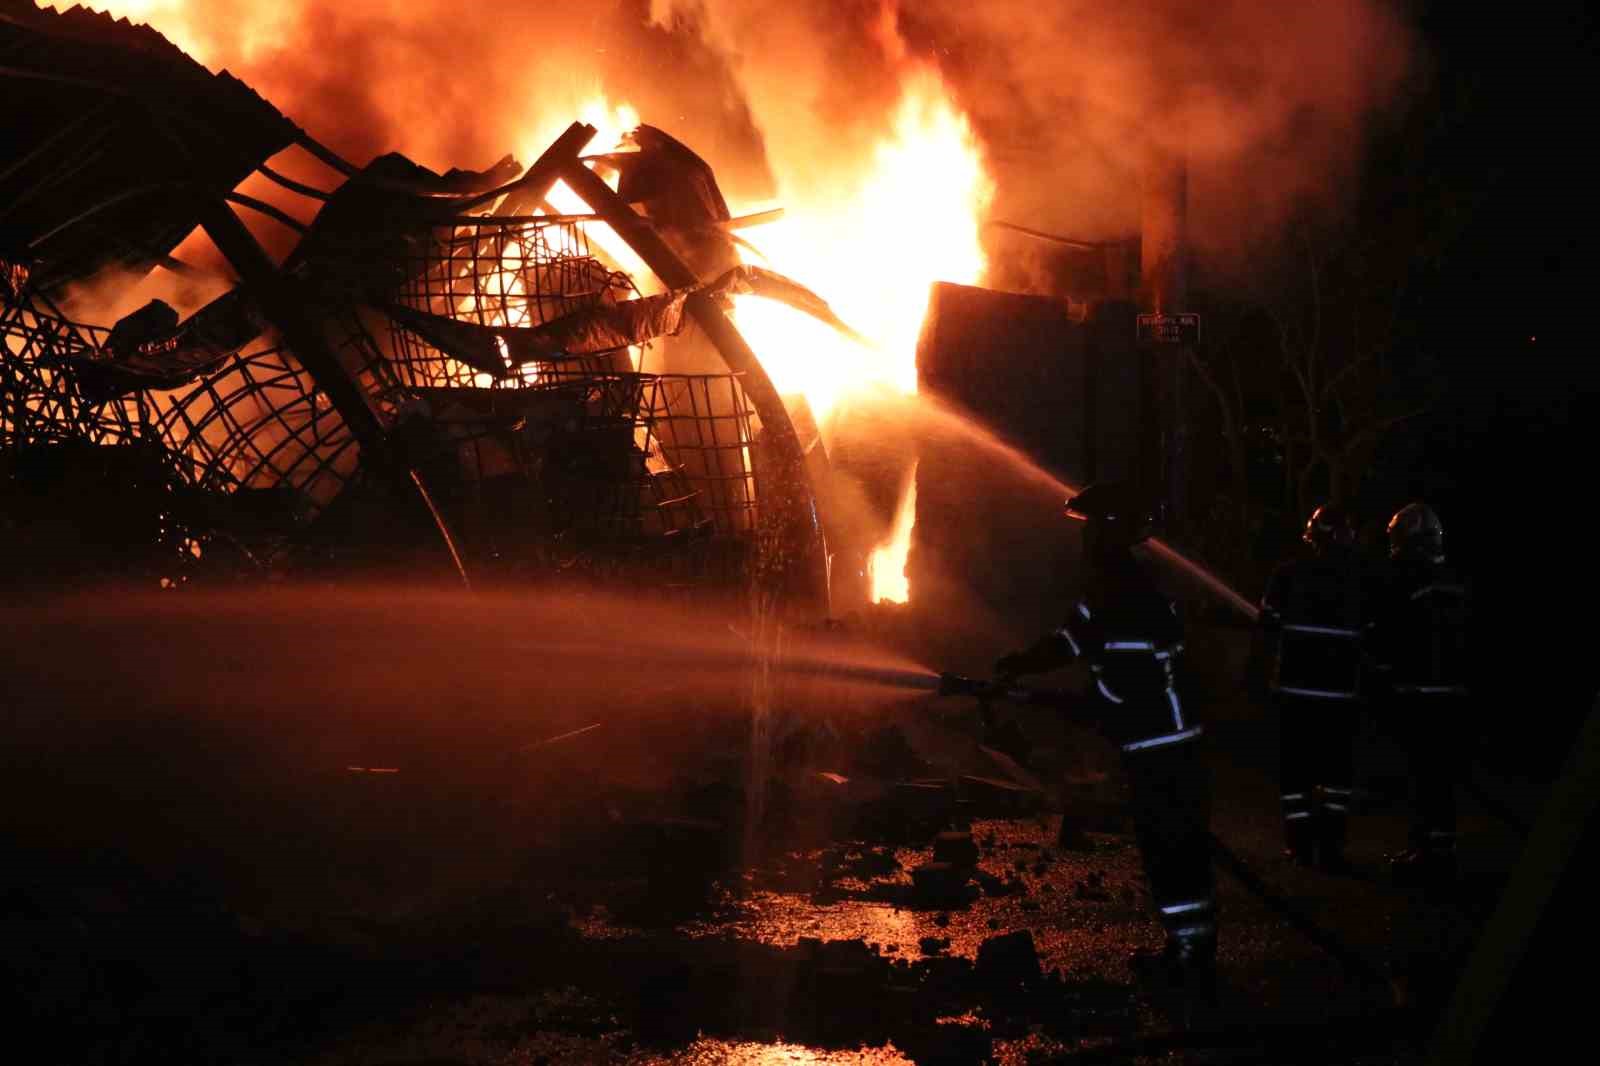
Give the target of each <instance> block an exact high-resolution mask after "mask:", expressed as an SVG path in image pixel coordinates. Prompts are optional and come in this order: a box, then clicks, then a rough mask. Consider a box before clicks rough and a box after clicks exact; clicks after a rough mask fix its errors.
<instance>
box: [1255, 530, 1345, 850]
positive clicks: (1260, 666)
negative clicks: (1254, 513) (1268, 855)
mask: <svg viewBox="0 0 1600 1066" xmlns="http://www.w3.org/2000/svg"><path fill="white" fill-rule="evenodd" d="M1301 540H1302V541H1303V542H1304V543H1305V545H1306V547H1307V549H1309V555H1308V556H1307V557H1305V558H1301V559H1296V560H1293V561H1291V562H1288V563H1285V564H1284V565H1283V566H1281V567H1279V568H1278V570H1277V572H1276V573H1274V574H1273V575H1272V579H1271V581H1269V582H1268V584H1267V591H1266V595H1265V596H1263V597H1262V600H1261V619H1260V624H1259V628H1258V630H1257V642H1256V649H1255V652H1256V653H1255V655H1254V656H1253V662H1252V670H1251V673H1252V682H1253V684H1252V688H1254V689H1255V691H1257V692H1258V693H1260V692H1262V691H1264V692H1265V693H1266V695H1267V696H1268V698H1269V699H1270V700H1271V702H1272V706H1273V709H1274V710H1275V712H1276V713H1277V716H1278V720H1279V724H1280V747H1279V783H1280V788H1279V792H1280V799H1281V803H1282V812H1283V840H1284V847H1285V854H1287V855H1288V857H1289V858H1290V859H1291V860H1293V861H1294V862H1297V863H1299V864H1301V865H1304V866H1313V865H1315V866H1320V867H1321V868H1322V869H1324V870H1326V871H1328V872H1330V873H1338V872H1342V871H1344V870H1345V869H1346V868H1347V867H1346V863H1345V857H1344V847H1345V836H1346V826H1347V824H1348V821H1349V810H1350V803H1351V800H1352V797H1353V796H1354V791H1355V790H1354V776H1355V775H1354V772H1353V771H1354V756H1353V753H1354V750H1355V738H1356V730H1357V726H1358V725H1359V717H1358V715H1359V706H1360V702H1361V696H1362V692H1361V673H1362V662H1363V660H1362V640H1363V637H1364V636H1365V630H1366V626H1367V623H1368V619H1367V615H1368V613H1369V609H1370V607H1369V604H1370V600H1371V580H1370V577H1369V574H1368V572H1367V568H1366V567H1365V566H1364V565H1363V564H1362V562H1361V559H1360V557H1359V556H1358V554H1357V553H1356V550H1355V543H1356V533H1355V527H1354V525H1353V524H1352V523H1351V521H1350V516H1349V515H1348V514H1347V513H1346V512H1345V510H1344V509H1343V508H1342V507H1339V506H1337V505H1335V504H1327V505H1324V506H1322V507H1318V508H1317V509H1316V510H1315V511H1313V512H1312V514H1311V517H1310V519H1309V520H1307V522H1306V528H1305V533H1304V534H1303V536H1302V537H1301Z"/></svg>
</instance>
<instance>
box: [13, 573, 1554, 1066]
mask: <svg viewBox="0 0 1600 1066" xmlns="http://www.w3.org/2000/svg"><path fill="white" fill-rule="evenodd" d="M572 606H573V605H572V604H559V605H555V604H552V605H550V609H549V610H548V611H541V610H536V609H529V608H528V607H527V606H526V605H525V604H517V603H512V602H501V601H492V602H489V603H487V604H485V603H484V602H483V601H481V600H480V601H476V602H473V603H471V604H470V605H464V604H462V603H460V602H458V601H456V600H455V599H452V598H449V597H444V598H437V597H432V598H430V597H428V596H420V597H419V596H417V595H413V594H394V595H387V596H377V597H354V598H350V599H340V598H338V597H328V596H320V597H313V598H312V599H311V600H309V601H308V600H306V599H305V598H304V597H301V596H299V595H298V594H286V595H284V596H281V597H279V598H278V599H276V600H273V601H271V602H269V603H267V604H265V605H257V606H256V607H254V608H252V609H251V610H249V611H247V612H246V611H239V610H237V609H234V608H230V607H228V606H226V605H225V604H223V603H221V602H217V601H213V602H194V601H190V602H183V603H180V602H178V601H165V602H158V603H155V604H129V603H123V602H120V601H119V602H115V603H99V604H85V603H83V602H78V603H76V604H73V605H69V606H67V607H62V608H56V609H51V610H49V611H38V610H34V611H27V612H22V611H8V612H5V613H4V614H0V630H3V632H0V637H3V638H4V639H3V640H0V647H3V648H4V649H5V650H4V652H3V653H0V654H3V655H4V657H5V660H6V661H5V663H4V664H3V666H4V673H3V675H0V676H4V677H5V679H6V680H5V681H4V685H5V688H4V690H3V693H4V697H5V703H6V707H7V711H8V716H9V717H8V723H9V729H10V737H9V741H10V742H9V743H8V745H7V747H6V755H5V766H4V767H3V771H4V781H3V782H0V789H3V791H4V795H3V797H0V798H3V800H4V803H5V812H6V813H5V825H4V830H5V840H6V843H7V851H8V853H9V857H10V862H9V864H8V865H9V867H10V868H11V869H12V870H13V871H14V872H15V873H14V876H13V877H12V878H10V879H9V881H8V883H7V887H6V890H5V891H6V895H5V898H4V900H3V901H0V922H3V923H4V927H5V940H6V943H7V952H6V956H7V962H6V967H7V970H8V971H9V973H8V976H9V977H10V978H11V983H12V985H13V988H14V990H15V991H14V996H16V997H20V999H21V1001H22V1002H23V1003H24V1004H25V1005H26V1008H27V1010H26V1013H27V1014H28V1015H29V1016H31V1018H32V1019H33V1022H34V1024H35V1026H36V1027H37V1035H38V1036H39V1037H40V1038H41V1039H43V1040H44V1041H45V1042H44V1043H43V1044H42V1045H41V1046H43V1047H45V1048H47V1049H50V1048H53V1049H55V1053H54V1054H51V1053H49V1052H48V1051H47V1053H46V1054H45V1055H44V1056H43V1057H42V1058H40V1059H39V1061H62V1062H104V1063H122V1062H144V1061H167V1062H171V1061H183V1062H212V1061H216V1062H241V1063H263V1064H265V1063H278V1062H312V1063H328V1064H333V1063H340V1064H342V1063H393V1064H402V1063H405V1064H414V1066H421V1064H447V1063H448V1064H458V1063H461V1064H464V1063H496V1064H499V1063H506V1064H514V1063H518V1064H520V1063H538V1062H545V1063H603V1062H617V1063H653V1062H666V1063H702V1062H704V1063H712V1062H733V1063H763V1064H766V1063H790V1062H793V1063H809V1062H822V1063H833V1062H839V1063H845V1062H849V1063H900V1062H918V1063H923V1062H979V1061H985V1060H986V1059H990V1060H993V1061H998V1062H1006V1063H1032V1062H1044V1061H1067V1062H1075V1061H1109V1062H1125V1061H1144V1060H1148V1061H1185V1060H1190V1061H1204V1062H1301V1061H1306V1062H1312V1061H1315V1062H1337V1063H1365V1062H1396V1061H1399V1062H1405V1061H1413V1060H1415V1059H1416V1058H1417V1055H1416V1049H1417V1047H1418V1042H1419V1041H1420V1040H1421V1039H1422V1038H1423V1036H1424V1035H1425V1034H1426V1032H1427V1026H1428V1024H1429V1022H1430V1020H1431V1015H1432V1013H1433V1012H1434V1011H1436V1010H1437V1007H1438V1004H1439V1003H1440V1002H1441V1001H1442V999H1443V997H1444V996H1445V995H1446V994H1447V992H1448V990H1449V987H1450V984H1451V979H1452V977H1453V974H1454V973H1455V972H1457V971H1458V969H1459V966H1460V960H1461V958H1462V954H1463V952H1464V950H1465V949H1466V948H1467V947H1468V946H1469V945H1470V943H1471V940H1472V937H1473V935H1474V933H1475V931H1476V930H1477V929H1478V928H1480V927H1481V924H1482V921H1483V920H1484V917H1485V915H1486V914H1487V913H1488V910H1489V908H1490V907H1491V906H1492V903H1493V901H1494V898H1495V893H1496V892H1497V890H1498V886H1499V884H1500V882H1501V879H1502V878H1503V876H1504V872H1505V871H1506V870H1507V869H1508V868H1509V865H1510V863H1511V862H1512V861H1513V860H1514V858H1515V855H1516V849H1517V846H1518V837H1517V835H1516V833H1515V832H1514V831H1513V830H1512V829H1510V828H1509V827H1508V826H1507V825H1506V824H1505V822H1504V821H1503V820H1501V819H1499V818H1496V817H1493V816H1491V815H1490V814H1489V813H1488V812H1487V811H1486V810H1485V809H1483V808H1482V807H1480V806H1477V805H1474V804H1471V803H1470V802H1469V804H1468V806H1467V807H1466V808H1465V820H1464V826H1463V828H1464V830H1465V834H1466V835H1465V840H1464V845H1463V847H1464V855H1463V865H1464V868H1465V876H1464V879H1463V888H1462V890H1461V891H1460V893H1458V895H1457V896H1456V897H1455V898H1453V899H1451V900H1446V901H1438V900H1434V901H1429V900H1424V899H1421V898H1418V897H1416V896H1414V895H1412V894H1409V893H1407V892H1404V891H1401V890H1400V889H1398V888H1396V887H1394V886H1393V885H1391V884H1390V882H1389V880H1388V878H1387V876H1386V874H1385V867H1384V862H1383V857H1384V855H1385V854H1386V853H1387V852H1389V851H1391V850H1393V849H1395V848H1396V847H1398V846H1400V845H1401V844H1402V843H1403V841H1404V837H1405V815H1406V811H1405V808H1404V804H1403V802H1402V801H1400V800H1399V799H1398V795H1399V793H1400V792H1401V791H1402V776H1401V775H1402V774H1403V768H1404V767H1403V761H1402V760H1401V759H1400V757H1399V753H1398V751H1397V750H1396V749H1395V748H1394V747H1393V746H1392V745H1390V744H1389V743H1388V742H1387V741H1385V740H1384V738H1382V737H1381V736H1378V735H1375V734H1369V735H1367V736H1365V737H1364V738H1363V742H1362V760H1361V762H1362V767H1363V772H1362V782H1361V784H1362V786H1363V788H1364V790H1365V792H1366V797H1367V798H1366V803H1365V808H1364V810H1363V812H1362V813H1361V814H1360V815H1359V816H1358V817H1357V818H1356V820H1355V824H1354V827H1353V846H1352V849H1351V857H1352V859H1353V862H1354V867H1355V869H1354V871H1353V874H1352V876H1347V877H1339V878H1333V877H1329V876H1326V875H1322V874H1318V873H1314V872H1308V871H1304V870H1300V869H1298V868H1296V867H1293V866H1291V865H1289V864H1287V863H1286V862H1284V861H1283V860H1282V859H1281V858H1280V857H1279V855H1278V838H1277V824H1276V793H1277V791H1278V790H1277V788H1276V785H1275V782H1274V772H1275V771H1274V761H1275V750H1276V740H1275V736H1274V734H1273V724H1272V723H1271V722H1270V721H1269V720H1266V719H1265V718H1264V717H1263V716H1262V715H1261V714H1260V713H1259V712H1257V711H1256V710H1255V709H1254V708H1252V707H1251V706H1250V705H1248V704H1247V703H1246V702H1244V701H1242V700H1241V699H1240V698H1239V697H1238V696H1237V695H1236V693H1235V692H1234V690H1233V687H1232V685H1231V682H1230V680H1229V677H1230V674H1231V671H1232V670H1233V669H1234V668H1235V666H1236V660H1237V656H1238V653H1239V649H1238V647H1237V646H1236V640H1235V637H1234V636H1232V635H1229V634H1226V633H1221V634H1212V635H1211V636H1210V638H1209V639H1208V638H1207V636H1206V635H1205V634H1196V635H1195V636H1194V638H1193V639H1192V641H1191V643H1192V644H1193V645H1195V646H1196V647H1197V648H1198V649H1199V650H1200V652H1201V653H1202V654H1205V655H1206V656H1208V657H1209V658H1210V659H1211V660H1212V664H1211V667H1212V668H1211V669H1210V671H1209V674H1207V673H1206V671H1201V674H1202V675H1203V676H1201V677H1199V679H1198V681H1197V686H1198V688H1199V689H1200V690H1201V692H1202V693H1203V695H1204V698H1205V699H1206V702H1207V705H1208V706H1207V709H1208V712H1209V715H1210V718H1211V729H1210V749H1209V750H1210V758H1211V762H1212V767H1213V774H1214V781H1215V787H1216V797H1217V800H1216V814H1215V818H1214V822H1213V828H1214V830H1215V832H1216V834H1217V835H1218V837H1219V838H1221V839H1222V840H1223V841H1224V842H1225V843H1226V845H1227V846H1228V847H1229V849H1230V850H1231V851H1232V852H1234V853H1235V854H1236V855H1237V856H1238V857H1239V858H1240V859H1241V860H1242V861H1243V862H1244V863H1245V865H1246V867H1247V872H1249V873H1251V874H1253V876H1254V878H1255V879H1258V880H1255V881H1254V882H1253V883H1254V886H1255V889H1256V890H1260V889H1263V888H1264V889H1265V890H1266V896H1265V897H1263V895H1262V894H1261V892H1260V891H1255V890H1252V889H1251V888H1250V887H1247V886H1246V885H1245V884H1244V883H1243V882H1242V881H1241V880H1240V879H1239V878H1238V877H1235V876H1233V875H1231V874H1230V873H1228V872H1226V871H1223V872H1219V875H1218V886H1219V899H1220V905H1221V908H1222V915H1223V941H1222V951H1221V964H1220V984H1219V989H1218V994H1217V997H1216V1001H1215V1003H1200V1004H1195V1003H1190V1002H1187V1001H1185V1000H1184V999H1182V998H1179V997H1174V996H1171V995H1168V994H1166V993H1163V992H1161V991H1160V990H1155V989H1148V988H1142V987H1140V986H1139V985H1138V984H1137V982H1135V981H1134V979H1133V976H1132V974H1131V973H1130V970H1129V966H1128V955H1129V953H1130V952H1131V951H1133V950H1134V949H1137V948H1142V947H1154V946H1156V945H1157V944H1159V942H1160V934H1159V931H1158V929H1157V928H1156V926H1155V924H1154V923H1153V922H1152V921H1151V919H1150V917H1149V909H1148V898H1147V895H1146V891H1145V888H1144V884H1143V878H1142V874H1141V872H1140V867H1139V857H1138V853H1137V850H1136V849H1135V848H1134V847H1133V845H1132V841H1131V837H1130V835H1129V833H1128V826H1127V824H1126V821H1125V818H1124V816H1123V814H1122V806H1121V789H1122V785H1121V781H1120V777H1119V775H1118V774H1117V766H1116V760H1115V757H1114V753H1113V752H1112V751H1111V749H1109V748H1108V747H1107V746H1105V745H1104V744H1103V742H1101V741H1099V740H1098V739H1097V738H1095V737H1093V736H1092V735H1090V734H1088V733H1084V732H1081V731H1078V730H1075V729H1071V728H1067V727H1063V726H1062V725H1061V724H1060V723H1059V722H1057V721H1054V720H1052V719H1050V718H1048V717H1047V716H1045V715H1043V714H1042V713H1037V712H1030V713H1029V714H1028V715H1027V716H1025V717H1023V718H1021V719H1019V721H1020V724H1021V725H1022V727H1023V729H1024V730H1025V732H1026V733H1027V735H1028V737H1029V738H1030V740H1031V741H1032V750H1031V751H1030V752H1029V753H1028V759H1027V761H1028V765H1027V766H1026V767H1024V766H1021V765H1018V764H1017V763H1016V762H1014V761H1013V760H1012V759H1010V758H1009V757H1007V756H1004V755H1000V754H997V753H995V752H993V751H991V750H989V749H986V748H983V747H982V746H980V743H979V741H980V740H981V739H982V735H981V727H980V724H979V722H978V716H977V714H976V712H975V709H974V708H973V707H971V706H970V705H966V704H964V703H963V702H962V701H959V700H952V699H944V698H939V697H935V696H933V695H931V694H928V693H925V692H915V691H907V692H900V691H895V690H892V689H888V688H885V687H882V686H879V687H864V686H860V685H825V684H818V683H816V682H815V680H814V679H812V680H808V681H806V682H805V683H798V682H796V683H793V684H784V685H779V686H778V687H777V688H776V689H774V690H772V691H770V692H766V693H765V694H764V695H763V690H756V696H755V697H754V702H755V704H756V705H758V706H761V707H763V708H765V711H764V713H763V714H761V715H760V716H759V717H758V718H757V719H756V720H755V724H756V725H757V726H758V728H756V729H754V730H753V729H752V716H751V706H752V695H751V693H752V689H751V687H750V676H749V672H748V670H745V669H743V668H742V667H739V666H730V665H728V663H727V661H726V657H727V654H728V650H729V647H730V645H728V643H727V642H726V640H725V638H723V637H722V636H720V635H719V636H717V637H716V638H715V639H712V638H709V637H708V638H707V639H706V640H703V641H699V642H698V643H696V642H689V643H695V646H696V647H697V648H698V649H699V650H698V651H694V650H692V649H691V648H690V647H689V643H685V638H684V637H683V636H682V634H681V632H678V631H676V630H675V619H674V616H672V615H671V614H670V613H669V614H664V615H661V616H659V617H658V616H655V615H652V614H651V611H650V610H649V609H646V608H645V607H643V606H640V605H637V604H625V605H618V604H614V603H608V602H604V601H585V603H584V605H583V606H584V610H583V611H582V612H581V615H582V617H583V618H584V619H586V621H585V622H584V623H582V624H577V623H574V622H572V621H571V618H572V616H573V612H572V609H571V608H572ZM564 620H565V621H564ZM677 621H679V622H681V619H678V620H677ZM558 626H559V627H560V628H559V629H557V627H558ZM713 628H715V627H713ZM724 628H725V627H724ZM678 629H680V630H681V626H679V627H678ZM624 631H632V632H634V633H639V632H646V633H648V632H666V633H670V634H674V635H673V636H672V638H671V640H665V638H661V640H657V641H656V642H655V643H652V641H651V640H649V639H645V638H643V637H637V636H635V637H631V638H626V639H622V638H618V637H617V636H616V634H617V633H618V632H624ZM605 634H611V637H610V638H609V639H607V638H606V637H605ZM734 636H735V638H736V639H742V637H740V636H739V634H737V633H735V634H734ZM828 639H829V640H830V641H834V642H836V643H835V644H833V645H830V646H833V647H836V648H848V649H853V650H850V651H848V652H840V653H841V654H849V655H854V656H857V657H858V658H859V659H860V661H861V662H872V663H877V664H880V665H887V666H892V667H894V668H897V669H898V668H901V667H903V666H904V665H905V664H906V663H907V662H908V661H910V660H911V659H915V658H916V657H917V655H919V654H922V652H921V651H919V649H918V648H916V647H915V646H914V645H915V644H916V640H915V639H914V638H913V637H912V636H908V632H907V630H906V629H905V627H904V626H903V625H898V626H897V625H888V626H878V627H877V628H875V629H871V631H870V632H854V633H844V634H832V635H830V636H829V638H828ZM663 640H665V643H662V641H663ZM837 642H843V643H842V644H840V643H837ZM873 645H877V646H885V645H887V646H891V647H893V648H894V649H895V650H894V651H886V652H883V653H881V654H879V653H868V652H866V651H862V650H861V649H863V648H866V647H869V646H873ZM821 647H822V645H820V644H818V645H816V646H814V647H812V646H807V645H805V642H804V640H801V639H797V640H795V641H794V642H792V643H791V645H790V647H789V649H788V652H789V654H790V655H810V654H821V651H820V650H819V649H820V648H821ZM994 650H998V649H994ZM989 654H990V649H987V648H983V647H974V648H973V649H972V658H974V659H978V660H980V661H981V660H982V658H983V657H984V656H986V655H989ZM875 656H876V657H875ZM696 663H699V664H700V665H695V664H696ZM955 665H958V666H963V667H966V668H970V666H969V664H966V663H958V664H955ZM752 736H754V737H755V738H756V740H757V743H756V745H755V752H754V755H752ZM752 765H756V766H758V767H761V768H763V771H764V772H762V773H760V774H759V775H757V776H756V778H754V779H752V777H751V775H750V769H749V768H750V767H751V766H752ZM1492 787H1493V788H1495V789H1496V790H1497V791H1496V795H1497V796H1498V797H1499V798H1500V799H1501V800H1502V801H1504V802H1505V803H1506V804H1507V805H1508V806H1510V807H1511V808H1513V811H1512V813H1517V812H1518V811H1520V812H1523V813H1526V812H1529V811H1531V810H1532V809H1533V807H1534V806H1535V805H1536V803H1537V800H1538V787H1537V785H1536V784H1535V783H1525V784H1518V783H1516V782H1512V781H1508V780H1504V779H1498V780H1496V781H1494V782H1493V783H1492ZM1064 820H1065V821H1066V823H1067V828H1068V832H1067V833H1066V834H1065V835H1063V833H1062V823H1063V821H1064ZM941 833H942V834H945V835H944V836H943V837H941V836H940V834H941ZM936 850H937V854H935V852H936ZM936 860H944V861H943V862H941V863H939V864H937V865H932V864H935V861H936ZM1275 901H1276V902H1275ZM1282 901H1288V905H1289V906H1290V907H1291V908H1292V909H1293V911H1294V912H1295V913H1296V914H1298V915H1300V916H1301V918H1302V919H1304V920H1307V921H1309V922H1310V923H1311V924H1312V925H1314V926H1315V927H1316V928H1317V929H1320V930H1321V931H1323V933H1325V934H1326V935H1327V937H1328V938H1330V939H1331V941H1333V942H1334V943H1336V945H1337V946H1338V949H1339V951H1340V952H1342V953H1343V959H1342V961H1341V960H1340V959H1336V958H1334V957H1333V956H1332V955H1330V953H1329V951H1327V950H1324V949H1323V948H1321V947H1319V946H1317V945H1316V944H1313V943H1312V942H1311V940H1309V939H1308V938H1307V937H1306V936H1305V935H1302V933H1301V932H1299V931H1297V930H1296V929H1295V928H1293V927H1292V926H1291V925H1290V924H1289V922H1288V921H1287V920H1286V919H1285V917H1284V915H1283V913H1282V911H1281V906H1282Z"/></svg>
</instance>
